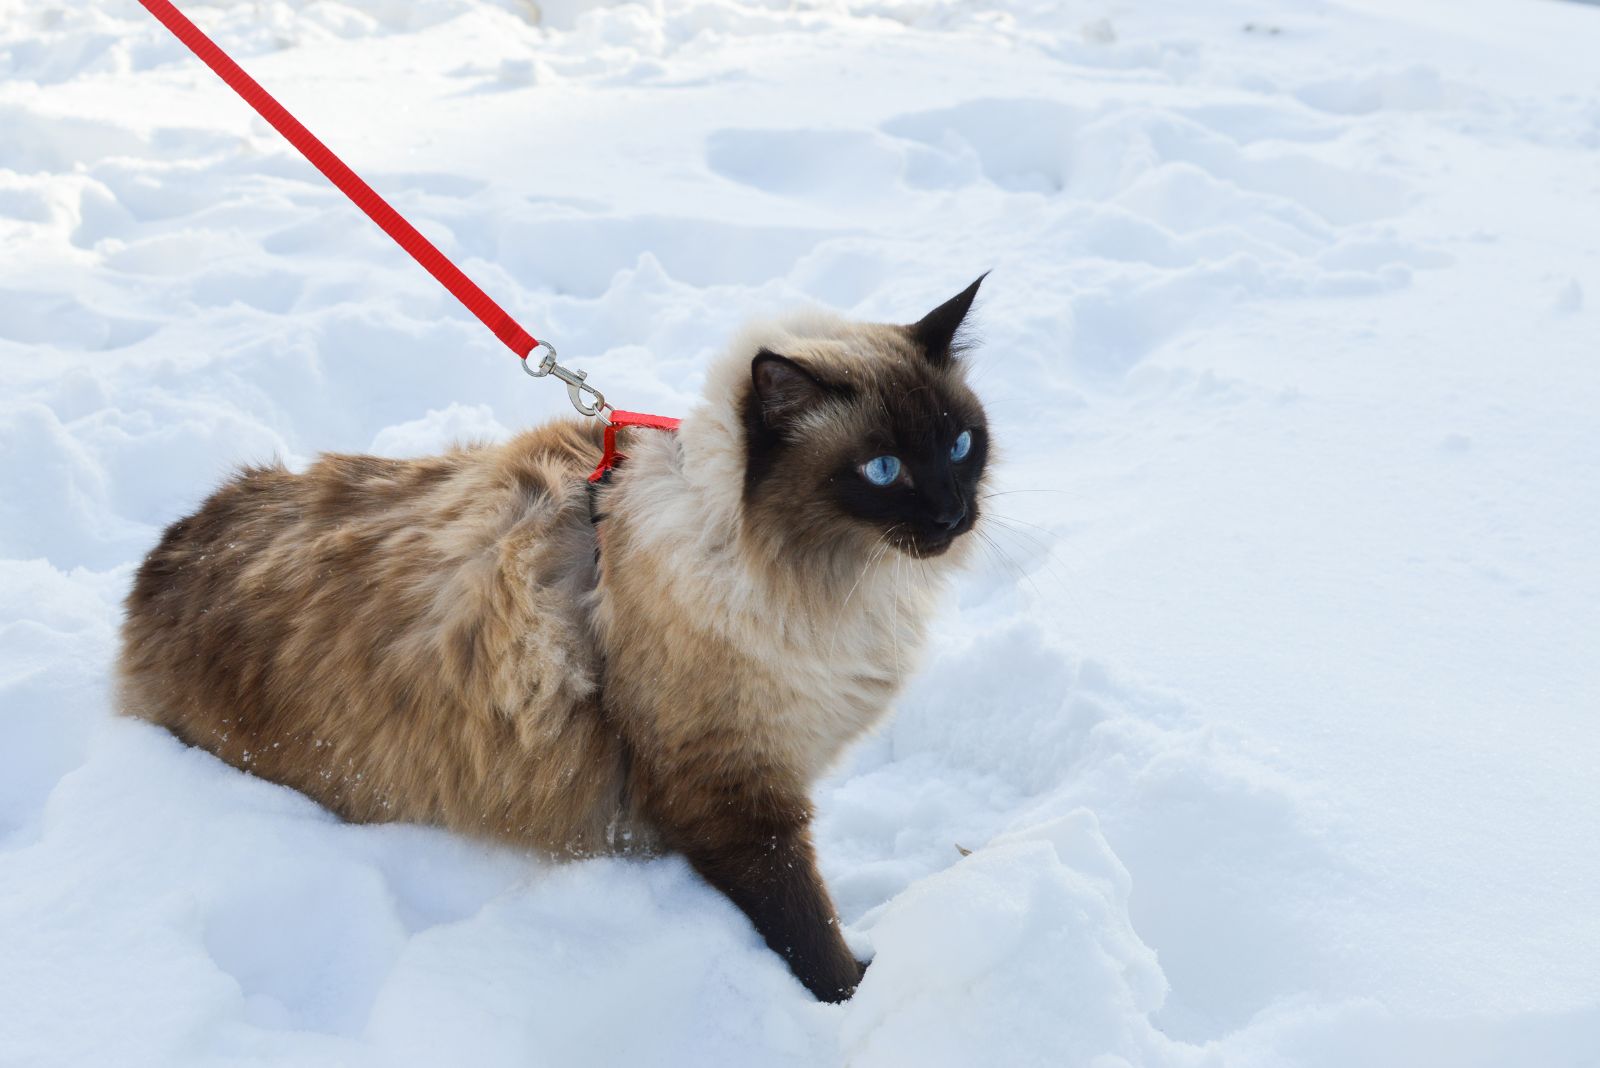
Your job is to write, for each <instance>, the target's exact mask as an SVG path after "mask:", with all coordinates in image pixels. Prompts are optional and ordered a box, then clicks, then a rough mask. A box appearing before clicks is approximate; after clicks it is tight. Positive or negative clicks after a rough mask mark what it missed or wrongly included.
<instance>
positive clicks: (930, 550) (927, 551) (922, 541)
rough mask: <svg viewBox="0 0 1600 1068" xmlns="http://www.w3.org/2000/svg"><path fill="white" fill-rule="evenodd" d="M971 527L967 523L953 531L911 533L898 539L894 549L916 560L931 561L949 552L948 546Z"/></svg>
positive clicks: (969, 523)
mask: <svg viewBox="0 0 1600 1068" xmlns="http://www.w3.org/2000/svg"><path fill="white" fill-rule="evenodd" d="M972 526H973V524H972V523H971V522H970V521H968V522H964V523H962V524H961V526H959V527H957V528H956V529H954V530H924V531H913V532H911V533H908V534H906V535H905V536H904V537H902V538H900V539H899V541H898V544H897V545H896V548H898V549H899V550H900V551H901V552H903V553H905V554H906V555H907V556H911V557H915V558H916V559H918V560H932V559H933V558H934V557H936V556H943V555H944V554H945V553H947V552H949V551H950V546H952V545H954V544H955V543H956V542H957V541H958V540H960V538H961V536H962V535H963V534H965V533H967V531H969V530H971V529H972Z"/></svg>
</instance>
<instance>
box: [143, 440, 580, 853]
mask: <svg viewBox="0 0 1600 1068" xmlns="http://www.w3.org/2000/svg"><path fill="white" fill-rule="evenodd" d="M598 430H599V428H598V426H585V425H583V424H579V423H576V422H559V423H552V424H549V425H547V426H544V427H541V428H539V429H536V430H533V431H529V432H527V433H524V434H522V435H519V436H518V437H516V438H514V439H512V440H511V441H509V442H506V443H504V444H501V445H492V446H476V447H469V448H461V449H457V450H455V451H452V452H450V453H447V454H444V455H441V456H431V457H425V458H421V459H410V460H399V459H390V458H384V457H375V456H349V455H328V456H324V457H322V458H321V459H319V460H318V461H317V462H316V463H314V464H312V465H311V466H310V467H309V468H307V469H306V470H305V471H304V472H302V473H293V472H290V471H288V470H286V469H284V468H283V467H281V466H271V467H257V468H250V469H246V470H244V471H242V472H241V473H240V474H239V475H238V476H237V477H235V478H234V479H232V480H230V481H229V482H228V483H227V484H225V485H224V486H222V487H221V488H220V489H218V490H217V491H216V492H215V493H214V494H212V496H211V497H210V498H208V499H207V500H206V501H205V502H204V504H203V505H202V506H201V507H200V508H199V509H198V510H197V511H196V512H195V513H194V514H192V515H190V516H187V517H185V518H184V519H181V520H179V521H178V522H176V523H174V524H173V525H172V526H171V527H169V528H168V529H167V531H166V532H165V534H164V536H163V537H162V539H161V542H160V543H159V544H158V545H157V546H156V548H155V549H154V550H152V551H151V553H150V554H149V556H148V557H147V558H146V559H145V561H144V563H143V565H142V566H141V567H140V568H139V570H138V573H137V574H136V576H135V579H134V583H133V587H132V590H131V592H130V593H129V595H128V599H127V605H126V619H125V622H124V627H123V647H122V655H121V659H120V662H119V679H120V689H121V701H122V706H123V709H124V711H127V712H129V713H131V714H134V715H139V716H143V717H144V718H147V719H151V720H154V721H156V722H159V723H162V724H163V725H165V726H167V727H169V728H170V729H172V730H173V731H174V732H175V733H177V734H178V735H179V737H181V738H183V739H184V740H185V741H187V742H190V743H191V744H196V745H200V746H202V747H204V748H207V749H210V750H211V751H212V752H215V753H217V755H219V756H221V757H223V758H224V759H226V760H228V761H229V762H231V763H234V764H236V765H238V766H240V767H244V768H246V769H247V770H252V771H255V772H257V773H259V774H262V775H264V776H265V777H267V778H272V779H275V780H277V781H280V782H286V783H288V784H289V785H293V786H296V787H297V788H299V789H302V790H304V791H305V792H307V793H310V794H312V796H314V797H316V798H317V799H318V800H320V801H323V803H325V804H328V805H330V807H333V808H334V809H335V810H336V811H340V812H341V813H342V814H344V815H347V816H352V817H355V818H381V817H382V816H384V815H388V814H390V813H392V814H393V815H394V816H397V817H399V818H413V819H430V818H432V819H445V821H446V822H449V820H448V819H447V818H446V817H447V813H444V812H443V811H440V809H441V807H442V806H445V805H446V803H447V798H446V797H445V794H444V793H443V792H440V791H439V790H438V789H437V788H436V789H434V790H430V789H428V788H426V787H424V786H420V783H419V781H418V779H419V777H418V775H417V765H419V764H426V765H430V767H429V768H428V772H429V774H433V775H436V776H437V775H438V774H439V773H440V771H441V769H442V770H443V772H444V773H445V777H446V778H449V777H451V775H452V773H453V774H454V778H455V779H456V783H455V786H456V791H455V792H456V793H457V794H459V793H461V792H462V791H461V789H460V786H461V777H462V776H467V777H469V778H470V777H471V775H473V774H474V773H476V774H479V775H482V774H483V773H484V772H485V771H487V770H488V769H487V768H486V767H484V761H485V759H487V758H486V757H485V756H484V754H485V753H486V752H489V751H491V750H495V749H497V748H502V749H503V748H509V749H511V750H516V749H518V748H519V747H521V748H526V745H527V744H529V739H530V738H536V737H543V736H545V735H549V734H550V733H551V731H552V723H551V721H552V720H553V719H554V720H556V721H561V720H562V719H563V717H569V716H570V714H571V712H572V709H573V708H575V707H576V706H578V705H581V704H583V703H585V702H592V694H593V692H594V689H595V686H596V671H597V668H596V663H595V656H594V654H593V651H592V645H593V643H592V641H591V640H590V639H589V637H588V625H587V620H586V617H585V613H586V610H587V609H586V607H585V605H586V601H585V599H586V597H587V594H588V591H589V590H590V589H592V588H593V584H594V535H593V530H592V526H591V524H590V522H589V509H588V499H587V487H586V483H585V476H586V475H587V473H588V471H589V470H590V468H591V467H592V466H593V464H594V462H595V460H596V458H597V457H598V455H599V451H600V446H599V439H598ZM558 725H559V724H558ZM458 764H459V765H460V767H459V768H458V767H456V765H458ZM474 768H476V769H477V770H476V772H474V770H473V769H474ZM319 781H320V782H323V783H326V784H328V785H326V786H325V787H323V788H321V789H320V792H319V788H318V787H317V783H318V782H319ZM419 788H420V793H419ZM469 792H470V791H469ZM397 798H398V799H399V800H400V801H402V802H403V803H402V804H401V805H400V807H401V808H402V809H403V811H394V808H395V805H396V800H397ZM508 803H512V802H509V801H508Z"/></svg>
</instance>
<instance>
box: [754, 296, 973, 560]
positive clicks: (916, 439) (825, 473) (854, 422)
mask: <svg viewBox="0 0 1600 1068" xmlns="http://www.w3.org/2000/svg"><path fill="white" fill-rule="evenodd" d="M981 281H982V279H981V278H980V279H979V280H978V282H974V283H973V284H972V285H971V286H970V287H969V288H968V289H967V290H966V291H964V292H963V293H961V294H960V295H959V296H957V297H955V298H954V299H952V300H950V301H948V302H947V303H945V304H943V305H941V306H940V307H939V308H937V309H935V310H934V311H933V312H931V313H930V314H929V315H928V316H926V317H925V318H923V319H922V320H921V321H920V322H918V323H916V324H914V325H912V326H865V325H863V326H857V327H854V328H853V329H852V330H851V331H850V332H848V333H846V334H845V335H843V336H839V337H832V338H827V339H823V340H809V341H797V343H796V345H795V349H796V351H794V352H775V351H772V350H771V349H769V348H763V349H762V350H761V351H760V352H759V353H757V354H756V356H755V357H754V359H753V360H752V362H751V367H750V376H751V378H750V390H749V393H748V396H747V399H746V403H745V412H744V421H745V431H746V434H745V439H746V440H745V445H746V449H747V457H746V479H745V502H746V506H747V507H748V508H749V509H750V510H751V511H752V513H753V514H758V515H759V516H760V517H761V521H762V522H765V523H775V524H782V525H785V526H786V535H787V537H789V538H790V539H791V540H800V541H810V542H813V543H816V544H818V545H828V544H837V543H839V542H840V541H841V540H844V539H848V540H849V541H850V542H853V543H858V544H862V545H863V547H865V548H869V549H870V548H871V547H872V546H875V545H879V544H883V543H886V544H887V545H889V546H892V547H894V548H895V549H898V550H900V551H901V552H904V553H907V554H908V555H911V556H914V557H917V558H921V559H926V558H930V557H935V556H939V555H941V554H943V553H945V552H946V551H947V550H949V549H950V548H951V546H952V545H954V544H956V543H957V541H958V539H960V538H961V536H962V535H964V534H966V533H967V532H968V531H970V530H971V529H972V527H973V524H974V523H976V522H977V519H978V510H979V492H980V486H981V485H982V479H983V474H984V469H985V465H986V463H987V460H988V456H989V432H988V424H987V421H986V420H985V418H984V412H983V406H982V405H981V404H980V403H979V402H978V398H977V396H976V395H975V394H974V393H973V392H972V390H971V388H969V387H968V385H967V383H966V375H965V367H964V365H963V363H962V361H961V360H960V359H959V353H958V352H957V351H956V349H957V348H958V347H959V346H957V345H955V334H956V330H957V328H958V327H959V326H960V325H961V322H962V319H963V318H964V317H965V315H966V313H967V310H968V308H970V307H971V305H972V300H973V297H974V296H976V294H977V290H978V285H979V283H980V282H981Z"/></svg>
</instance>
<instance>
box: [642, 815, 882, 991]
mask: <svg viewBox="0 0 1600 1068" xmlns="http://www.w3.org/2000/svg"><path fill="white" fill-rule="evenodd" d="M741 795H742V796H741ZM672 808H675V809H676V812H675V813H673V814H672V815H670V816H669V817H668V819H667V820H666V821H661V822H663V823H664V824H665V825H664V826H663V830H664V831H665V832H666V838H667V840H668V842H669V844H671V845H672V847H673V848H675V849H677V850H679V851H681V852H682V853H683V854H684V855H685V856H686V857H688V859H689V863H691V864H692V865H694V868H695V870H696V871H698V872H699V873H700V874H701V876H702V877H704V878H705V880H706V882H708V883H710V884H711V885H712V886H714V887H716V888H717V889H718V890H721V891H722V892H723V893H724V894H726V895H728V898H729V899H730V900H731V901H732V902H733V903H734V904H735V905H738V906H739V908H740V909H742V910H743V911H744V913H745V915H747V916H749V917H750V922H751V923H753V924H755V928H756V930H757V931H759V932H760V933H761V937H762V938H764V939H766V942H767V945H768V946H770V947H771V948H772V950H773V952H775V953H777V954H778V955H779V956H781V957H783V959H784V960H785V961H787V962H788V964H789V969H790V970H791V971H792V972H794V974H795V977H796V978H797V979H799V980H800V982H801V983H803V984H805V987H806V989H808V990H810V991H811V993H812V994H814V995H815V996H816V997H817V999H818V1000H820V1001H844V1000H846V999H847V998H849V997H850V995H851V994H852V993H854V992H855V988H856V984H857V983H858V982H860V980H861V976H862V973H863V971H864V970H865V969H864V966H863V965H862V964H860V963H858V962H857V961H856V959H855V957H854V956H853V955H852V954H851V952H850V949H849V947H848V946H846V945H845V942H844V936H843V935H842V934H841V933H840V930H839V916H838V913H837V912H836V911H835V910H834V907H833V901H832V900H831V899H830V898H829V897H828V890H827V887H826V886H825V885H824V884H823V882H822V875H821V873H819V872H818V871H817V861H816V853H815V851H814V850H813V849H812V846H811V835H810V828H809V818H808V817H809V814H808V811H807V806H806V804H805V802H804V801H803V800H779V799H775V798H773V797H772V796H771V794H770V791H764V790H759V789H757V790H752V791H750V792H749V793H746V792H745V791H741V790H737V789H736V790H733V791H728V792H727V793H726V794H724V797H723V801H722V803H721V804H719V805H717V806H716V809H715V810H711V811H708V810H707V809H706V808H703V807H701V806H697V805H691V806H672ZM684 817H688V818H687V819H685V818H684ZM696 817H698V818H696Z"/></svg>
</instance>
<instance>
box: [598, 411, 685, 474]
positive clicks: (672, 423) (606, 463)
mask: <svg viewBox="0 0 1600 1068" xmlns="http://www.w3.org/2000/svg"><path fill="white" fill-rule="evenodd" d="M678 422H679V420H677V419H674V418H672V417H671V416H670V415H645V414H644V413H643V412H619V411H616V410H615V409H613V410H612V412H611V415H610V422H608V423H607V424H606V438H605V451H604V452H602V453H601V454H600V464H599V466H597V467H596V468H595V469H594V474H592V475H590V476H589V481H590V482H603V481H605V477H606V476H607V475H608V474H610V473H611V469H612V468H613V467H615V466H617V464H618V463H619V462H620V461H622V460H626V459H627V456H626V455H624V454H623V453H620V452H618V451H617V428H618V427H625V426H646V427H649V428H650V429H651V430H676V429H678Z"/></svg>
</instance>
